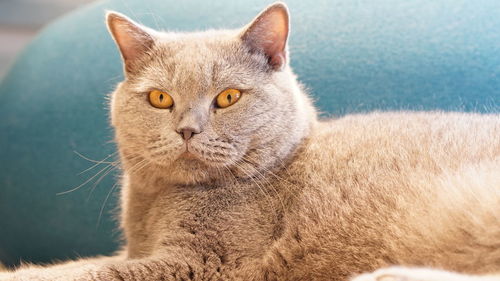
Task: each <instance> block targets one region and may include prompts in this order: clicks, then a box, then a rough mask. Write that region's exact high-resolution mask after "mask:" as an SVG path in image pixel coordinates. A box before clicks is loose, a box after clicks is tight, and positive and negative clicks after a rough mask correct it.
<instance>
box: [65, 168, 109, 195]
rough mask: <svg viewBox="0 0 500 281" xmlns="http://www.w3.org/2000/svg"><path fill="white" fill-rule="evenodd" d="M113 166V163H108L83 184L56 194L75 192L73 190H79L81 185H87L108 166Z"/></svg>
mask: <svg viewBox="0 0 500 281" xmlns="http://www.w3.org/2000/svg"><path fill="white" fill-rule="evenodd" d="M109 166H111V164H108V165H106V167H104V168H103V169H101V170H100V171H99V172H97V173H96V174H95V175H93V176H92V177H90V178H89V179H88V180H86V181H84V182H83V183H82V184H80V185H79V186H77V187H75V188H72V189H70V190H66V191H62V192H59V193H56V195H63V194H67V193H70V192H73V191H76V190H78V189H79V188H80V187H82V186H84V185H86V184H87V183H89V182H90V181H91V180H93V179H94V178H95V177H97V176H98V175H99V174H101V173H102V172H104V171H105V170H106V169H108V167H109Z"/></svg>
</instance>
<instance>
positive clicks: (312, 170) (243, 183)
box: [0, 3, 500, 281]
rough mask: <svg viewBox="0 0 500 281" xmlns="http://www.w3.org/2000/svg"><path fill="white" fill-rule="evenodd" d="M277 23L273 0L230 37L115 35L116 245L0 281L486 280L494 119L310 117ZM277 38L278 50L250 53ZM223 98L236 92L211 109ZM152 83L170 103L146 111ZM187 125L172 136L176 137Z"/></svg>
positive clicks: (498, 197)
mask: <svg viewBox="0 0 500 281" xmlns="http://www.w3.org/2000/svg"><path fill="white" fill-rule="evenodd" d="M276 13H278V14H276ZM273 17H274V18H276V17H282V18H281V19H282V20H279V21H278V22H281V26H277V27H276V26H274V25H276V24H275V23H276V21H275V20H272V21H270V20H269V18H273ZM285 17H286V18H285ZM108 24H109V26H110V30H111V32H112V34H113V35H114V37H115V38H118V37H120V36H123V35H124V34H122V33H123V32H137V30H138V29H137V27H140V26H139V25H137V24H135V23H134V22H132V21H131V20H129V19H127V18H126V17H124V16H122V15H119V14H116V13H111V14H109V15H108ZM283 24H286V25H288V12H287V9H286V6H284V4H282V3H277V4H274V5H272V6H271V7H269V8H267V9H266V10H265V11H264V12H263V13H261V15H259V16H258V17H257V18H256V20H254V21H253V22H252V24H250V25H248V26H247V27H245V28H244V29H242V30H236V31H231V30H223V31H206V32H200V33H186V34H183V33H165V32H156V31H152V30H149V29H145V28H143V27H140V30H141V31H140V33H141V34H142V32H143V31H144V32H146V33H145V34H148V36H144V34H142V35H141V34H139V36H136V38H146V40H149V39H150V38H153V43H151V42H148V43H147V44H129V45H127V44H128V43H123V42H118V41H117V43H118V44H119V47H120V49H121V50H122V52H124V49H126V50H127V56H128V57H130V54H132V55H136V54H137V53H138V52H139V53H141V52H142V55H140V56H138V57H137V58H133V59H127V58H126V57H124V59H125V73H126V79H125V81H123V82H122V83H120V84H119V85H118V87H117V89H116V91H115V92H114V93H113V97H112V102H111V113H112V114H111V115H112V118H111V119H112V124H113V126H114V128H115V131H116V141H117V143H118V147H119V152H120V157H121V161H122V165H123V184H122V185H123V186H122V228H123V230H124V233H125V237H126V246H125V248H124V250H123V252H122V253H121V254H119V255H117V256H115V257H103V258H95V259H83V260H80V261H75V262H70V263H66V264H62V265H56V266H53V267H49V268H37V267H28V268H23V269H20V270H18V271H17V272H14V273H7V274H5V273H0V279H1V280H348V279H350V278H353V277H355V276H356V275H358V274H360V273H363V272H370V271H374V270H377V269H379V268H383V267H387V266H393V265H398V266H404V267H398V268H387V269H379V270H377V271H375V272H373V273H371V274H370V273H368V274H364V275H361V276H359V277H358V279H356V280H359V281H367V280H428V281H433V280H440V281H442V280H457V281H458V280H464V281H466V280H470V281H472V280H485V281H486V280H500V278H499V277H498V276H494V275H492V274H496V273H500V116H499V115H497V114H490V115H480V114H468V113H442V112H426V113H424V112H389V113H382V112H374V113H370V114H358V115H349V116H345V117H342V118H339V119H333V120H323V121H319V120H318V118H317V114H316V111H315V109H314V107H313V106H312V103H311V101H310V99H309V97H308V96H307V94H306V93H305V92H304V90H303V89H302V87H301V86H300V84H299V83H298V82H297V80H296V77H295V75H294V74H293V72H292V70H291V69H290V67H289V65H288V60H289V59H288V57H287V53H286V40H287V35H288V26H284V25H283ZM131 26H132V27H133V28H130V27H131ZM285 27H286V28H285ZM275 28H277V29H275ZM285 29H286V32H287V34H286V36H282V37H279V36H277V38H278V40H285V41H284V42H281V43H283V44H282V45H279V44H278V45H273V46H272V48H270V47H269V48H268V47H267V46H269V45H272V44H269V41H267V42H266V44H263V45H259V44H258V42H260V41H259V40H263V39H262V38H264V39H265V38H267V37H266V36H273V34H266V32H269V30H271V31H273V30H274V31H273V32H284V30H285ZM248 30H251V31H252V33H248ZM256 30H257V31H256ZM276 30H278V31H276ZM254 34H257V35H254ZM125 35H126V34H125ZM149 35H150V36H151V37H149ZM274 35H276V34H274ZM278 35H280V34H278ZM281 35H283V34H281ZM248 37H251V38H250V39H247V38H248ZM122 38H124V37H122ZM127 38H128V37H127ZM131 38H134V37H133V36H132V37H131ZM279 38H281V39H279ZM127 40H128V39H127ZM127 40H124V41H127ZM248 40H250V41H248ZM128 41H130V40H128ZM264 41H265V40H264ZM249 42H251V43H249ZM256 42H257V43H256ZM136 43H137V42H136ZM276 46H278V47H276ZM279 46H284V47H279ZM130 48H135V49H130ZM226 88H236V89H240V90H241V91H242V92H243V95H242V98H241V99H240V100H239V101H238V102H237V103H235V104H234V105H232V106H231V107H228V108H217V107H216V106H215V105H214V98H215V97H216V96H217V95H218V94H219V93H220V92H221V91H223V90H224V89H226ZM152 89H160V90H162V91H166V92H168V93H169V94H170V95H171V96H172V97H173V99H174V107H173V108H172V109H158V108H154V107H152V106H151V105H150V104H149V103H148V100H147V93H148V92H149V91H151V90H152ZM193 126H197V128H199V129H200V133H198V134H195V135H194V136H193V137H192V138H191V139H189V140H188V141H185V140H184V139H183V138H182V136H181V135H180V134H179V133H178V131H179V130H181V129H182V128H186V127H193ZM186 147H187V148H188V149H189V150H190V151H191V153H190V154H186ZM407 267H410V268H407ZM413 267H431V268H435V269H434V270H429V269H422V268H413ZM439 269H440V270H448V271H455V272H457V273H449V272H444V271H440V270H439ZM459 273H463V274H470V275H462V274H459ZM2 274H3V275H2ZM480 275H481V276H480ZM483 275H484V276H483Z"/></svg>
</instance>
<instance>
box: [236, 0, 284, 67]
mask: <svg viewBox="0 0 500 281" xmlns="http://www.w3.org/2000/svg"><path fill="white" fill-rule="evenodd" d="M289 30H290V25H289V13H288V8H287V7H286V5H285V3H281V2H277V3H274V4H272V5H271V6H269V7H267V8H266V9H264V11H262V12H261V13H260V14H259V15H258V16H257V17H256V18H255V19H254V20H253V21H252V22H251V23H250V24H249V25H248V26H247V27H245V28H244V30H243V32H242V34H241V39H242V40H243V43H244V44H246V45H247V46H248V47H249V48H250V50H251V51H257V52H262V53H263V54H264V55H266V56H267V58H268V61H269V65H270V66H271V67H272V68H273V69H274V70H280V69H282V67H283V66H284V65H285V64H286V62H287V50H286V49H287V40H288V32H289Z"/></svg>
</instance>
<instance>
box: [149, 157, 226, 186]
mask: <svg viewBox="0 0 500 281" xmlns="http://www.w3.org/2000/svg"><path fill="white" fill-rule="evenodd" d="M152 162H153V163H154V166H156V167H155V168H154V174H156V176H157V177H160V178H162V179H163V181H164V182H169V183H171V184H182V185H190V184H214V183H216V182H220V180H221V179H227V177H228V175H227V173H229V172H228V169H226V168H224V166H225V164H224V163H220V164H219V163H213V162H212V163H207V162H206V161H204V160H203V159H200V158H199V157H197V156H196V155H194V154H191V153H183V154H181V155H179V157H177V159H176V160H174V161H173V162H170V163H165V162H156V161H152ZM150 175H151V174H150ZM146 176H147V175H146Z"/></svg>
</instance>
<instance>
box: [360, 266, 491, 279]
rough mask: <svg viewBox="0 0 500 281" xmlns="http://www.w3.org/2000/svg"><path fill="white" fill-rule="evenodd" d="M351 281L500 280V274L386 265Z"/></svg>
mask: <svg viewBox="0 0 500 281" xmlns="http://www.w3.org/2000/svg"><path fill="white" fill-rule="evenodd" d="M352 281H500V274H499V275H495V274H494V275H484V276H477V275H465V274H458V273H455V272H449V271H443V270H436V269H429V268H406V267H388V268H382V269H379V270H376V271H374V272H371V273H365V274H362V275H359V276H357V277H355V278H354V279H352Z"/></svg>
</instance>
